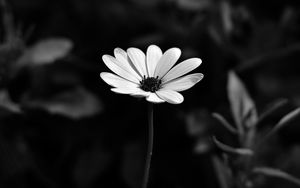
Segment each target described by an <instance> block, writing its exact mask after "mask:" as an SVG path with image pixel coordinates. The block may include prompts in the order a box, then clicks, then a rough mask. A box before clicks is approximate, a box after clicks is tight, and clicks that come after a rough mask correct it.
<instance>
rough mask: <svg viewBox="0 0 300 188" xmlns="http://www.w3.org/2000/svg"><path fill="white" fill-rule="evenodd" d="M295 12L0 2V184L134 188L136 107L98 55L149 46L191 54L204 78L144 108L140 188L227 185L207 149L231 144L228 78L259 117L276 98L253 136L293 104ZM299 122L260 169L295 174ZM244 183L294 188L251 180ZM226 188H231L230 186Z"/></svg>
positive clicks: (159, 2)
mask: <svg viewBox="0 0 300 188" xmlns="http://www.w3.org/2000/svg"><path fill="white" fill-rule="evenodd" d="M299 9H300V6H299V5H298V3H296V1H287V0H285V1H283V0H272V1H271V0H264V1H260V0H147V1H144V0H85V1H83V0H63V1H58V0H56V1H55V0H54V1H53V0H52V1H50V0H6V1H5V0H0V187H1V188H2V187H3V188H27V187H28V188H29V187H41V188H62V187H73V188H76V187H77V188H94V187H98V188H99V187H106V188H107V187H119V188H139V187H140V185H141V179H142V174H143V167H144V158H145V152H146V145H147V130H148V129H147V103H146V102H145V100H143V99H137V98H133V97H130V96H128V95H118V94H115V93H113V92H111V91H110V86H108V85H107V84H105V83H104V82H103V81H102V80H101V79H100V77H99V73H100V72H103V71H108V68H107V67H105V65H104V63H103V62H102V59H101V56H102V55H103V54H113V49H114V48H116V47H121V48H123V49H127V48H129V47H137V48H140V49H141V50H143V51H146V49H147V47H148V46H149V45H150V44H156V45H158V46H160V47H161V48H162V50H163V51H165V50H167V49H169V48H171V47H179V48H180V49H181V50H182V56H181V58H180V61H182V60H184V59H187V58H191V57H199V58H201V59H202V61H203V63H202V65H201V66H200V67H199V68H197V70H196V72H201V73H203V74H204V75H205V77H204V79H203V80H202V81H201V82H200V83H198V84H197V85H196V86H195V87H193V88H192V89H190V90H187V91H184V92H183V95H184V97H185V101H184V103H182V104H180V105H170V104H159V105H155V109H154V128H155V136H154V152H153V161H152V166H151V175H150V184H149V187H150V188H151V187H158V188H196V187H206V188H218V187H222V188H226V187H224V184H222V183H220V176H219V175H218V170H220V169H218V168H216V166H217V165H216V163H218V161H219V160H216V159H217V157H218V156H221V155H222V154H221V152H220V151H219V149H218V148H216V146H215V144H214V143H213V142H212V140H211V137H212V136H213V135H216V136H217V137H218V138H220V140H222V141H224V142H225V143H228V144H232V145H237V144H236V143H237V142H236V139H235V138H234V136H233V135H232V134H230V133H228V132H227V131H226V130H225V129H224V128H223V127H222V126H220V125H219V124H220V123H219V122H217V121H216V119H214V118H213V117H212V115H211V114H212V113H213V112H218V113H220V114H222V115H224V117H226V119H227V120H228V121H229V122H230V123H232V124H234V123H233V122H234V120H233V117H232V114H231V111H230V106H231V105H232V104H230V101H229V100H228V90H227V87H226V86H227V80H228V79H227V76H228V72H229V70H234V71H235V72H236V73H237V75H238V76H239V77H240V79H241V82H242V83H243V84H244V85H245V87H246V88H247V89H248V92H249V96H251V98H252V100H253V101H254V103H255V106H256V108H257V112H258V114H260V112H262V111H263V110H264V109H265V108H266V107H267V106H268V105H269V104H271V103H273V102H274V101H277V100H279V99H285V100H286V102H285V104H284V105H283V106H282V107H281V108H280V109H278V110H276V113H272V115H271V116H270V118H269V119H267V120H266V121H265V123H263V124H262V125H261V126H260V127H259V128H257V129H259V130H262V132H264V130H268V129H269V128H270V127H272V125H274V123H276V122H278V120H279V119H280V117H282V116H284V115H285V114H287V113H288V112H290V111H291V110H292V109H294V108H296V107H299V106H300V74H299V73H300V65H299V62H300V53H299V52H300V35H299V33H300V11H299ZM299 122H300V119H299V118H295V119H294V121H293V122H292V123H291V124H290V125H288V126H286V127H284V128H282V129H281V130H280V131H279V132H278V134H276V136H275V137H273V139H272V140H270V141H269V142H268V145H267V146H265V148H263V151H266V152H265V153H264V155H263V157H262V159H261V160H259V162H258V163H260V162H262V161H263V162H266V161H267V162H268V163H267V164H268V165H270V166H272V167H276V168H280V169H283V170H285V171H287V172H289V173H290V174H292V175H293V176H295V177H298V178H300V160H299V159H300V145H299V143H300V139H299V138H300V137H299V134H300V125H299ZM256 180H257V181H256V182H257V183H256V184H247V186H248V187H270V186H272V187H275V188H276V187H286V188H288V187H297V185H296V184H294V183H290V182H286V181H285V180H281V179H276V178H272V177H271V178H265V177H258V179H256ZM233 187H234V186H233Z"/></svg>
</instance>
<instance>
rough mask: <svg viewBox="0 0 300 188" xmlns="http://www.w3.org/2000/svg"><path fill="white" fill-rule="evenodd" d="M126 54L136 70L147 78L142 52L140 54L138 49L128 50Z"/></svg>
mask: <svg viewBox="0 0 300 188" xmlns="http://www.w3.org/2000/svg"><path fill="white" fill-rule="evenodd" d="M127 54H128V56H129V58H130V60H131V62H132V63H133V65H134V66H135V68H136V70H137V71H138V72H139V74H140V75H141V76H142V77H143V76H144V75H145V76H146V77H148V73H147V70H146V69H147V68H146V56H145V54H144V52H142V51H141V50H140V49H138V48H129V49H128V50H127Z"/></svg>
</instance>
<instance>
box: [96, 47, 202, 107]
mask: <svg viewBox="0 0 300 188" xmlns="http://www.w3.org/2000/svg"><path fill="white" fill-rule="evenodd" d="M180 55H181V50H180V49H179V48H171V49H169V50H167V51H166V52H165V53H162V51H161V49H160V48H159V47H158V46H156V45H150V46H149V47H148V49H147V53H146V55H145V54H144V53H143V52H142V51H141V50H140V49H137V48H129V49H127V52H125V51H124V50H122V49H120V48H115V50H114V56H115V57H112V56H110V55H103V56H102V59H103V61H104V63H105V65H106V66H107V67H108V68H109V69H110V70H111V71H113V72H114V73H115V74H112V73H109V72H102V73H100V77H101V78H102V79H103V80H104V81H105V82H106V83H107V84H109V85H111V86H112V87H114V88H112V89H111V90H112V91H113V92H116V93H120V94H129V95H132V96H136V97H146V100H147V101H149V102H152V103H162V102H168V103H172V104H179V103H182V102H183V96H182V95H181V94H180V93H178V92H179V91H184V90H187V89H189V88H191V87H192V86H194V85H195V84H196V83H197V82H199V81H200V80H201V79H202V78H203V74H201V73H194V74H189V75H186V76H183V75H185V74H186V73H188V72H190V71H192V70H194V69H195V68H197V67H198V66H199V65H200V64H201V62H202V61H201V59H199V58H191V59H187V60H185V61H183V62H181V63H179V64H178V65H176V66H175V67H173V66H174V64H175V63H176V62H177V60H178V59H179V57H180ZM172 67H173V68H172Z"/></svg>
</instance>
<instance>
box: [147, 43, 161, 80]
mask: <svg viewBox="0 0 300 188" xmlns="http://www.w3.org/2000/svg"><path fill="white" fill-rule="evenodd" d="M161 57H162V51H161V49H160V48H159V47H158V46H156V45H150V46H149V47H148V49H147V61H146V64H147V68H148V74H149V77H153V75H154V71H155V67H156V65H157V63H158V61H159V59H160V58H161Z"/></svg>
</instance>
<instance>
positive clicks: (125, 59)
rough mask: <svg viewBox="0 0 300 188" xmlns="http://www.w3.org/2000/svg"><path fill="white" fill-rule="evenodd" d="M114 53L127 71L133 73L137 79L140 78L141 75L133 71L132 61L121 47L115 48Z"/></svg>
mask: <svg viewBox="0 0 300 188" xmlns="http://www.w3.org/2000/svg"><path fill="white" fill-rule="evenodd" d="M114 55H115V57H116V59H117V60H118V61H119V62H120V64H121V65H122V66H123V67H124V69H126V70H127V71H128V72H129V73H131V74H132V75H134V76H135V77H136V78H138V79H139V80H142V77H141V76H140V75H139V74H138V73H137V72H136V71H135V67H134V65H133V64H132V62H131V61H130V60H129V59H128V58H129V57H128V56H127V53H126V52H125V51H124V50H123V49H121V48H115V50H114Z"/></svg>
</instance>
